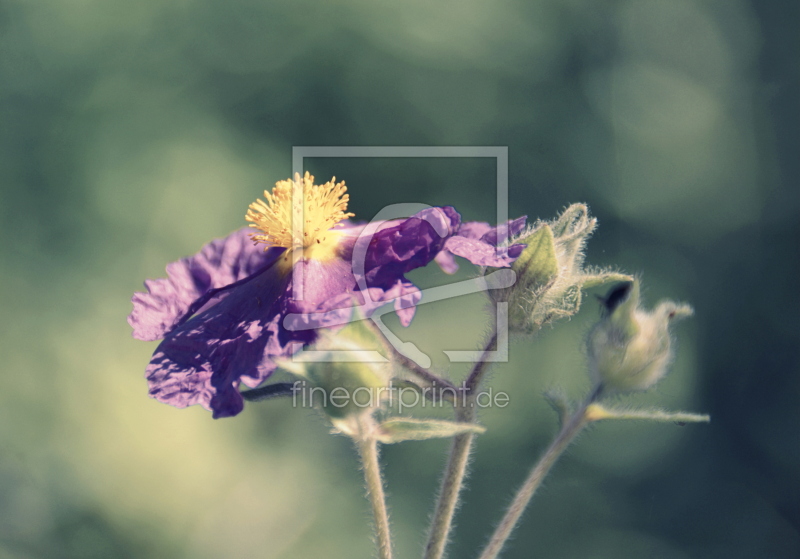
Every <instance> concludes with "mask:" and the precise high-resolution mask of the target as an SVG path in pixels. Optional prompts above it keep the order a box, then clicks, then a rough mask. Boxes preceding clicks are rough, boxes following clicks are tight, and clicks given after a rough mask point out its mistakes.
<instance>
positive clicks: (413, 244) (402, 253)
mask: <svg viewBox="0 0 800 559" xmlns="http://www.w3.org/2000/svg"><path fill="white" fill-rule="evenodd" d="M460 221H461V216H459V214H458V212H456V211H455V210H454V209H453V208H451V207H449V206H447V207H443V208H430V209H427V210H424V211H422V212H419V213H417V214H415V215H414V216H412V217H410V218H408V219H406V220H403V221H402V222H400V223H399V224H397V225H394V226H391V227H387V228H384V229H381V230H379V231H378V232H376V233H375V235H374V236H373V237H372V240H371V241H370V242H369V247H368V249H367V252H366V255H365V262H364V271H365V276H366V282H367V286H368V287H383V288H386V289H389V288H391V287H392V286H393V285H394V284H395V283H396V282H397V280H398V279H402V278H403V275H404V274H405V273H406V272H410V271H411V270H413V269H415V268H419V267H421V266H425V265H426V264H428V263H429V262H430V261H431V260H433V259H434V257H435V256H436V255H437V254H438V253H439V251H440V250H442V248H443V247H444V243H445V241H446V240H447V239H448V238H449V237H450V235H452V234H453V233H454V232H455V231H456V230H457V228H458V226H459V223H460Z"/></svg>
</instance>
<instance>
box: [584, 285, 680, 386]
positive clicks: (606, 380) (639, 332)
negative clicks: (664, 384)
mask: <svg viewBox="0 0 800 559" xmlns="http://www.w3.org/2000/svg"><path fill="white" fill-rule="evenodd" d="M603 306H604V310H603V318H602V320H601V321H600V322H599V323H598V324H597V325H596V326H595V327H594V329H593V330H592V332H591V334H590V335H589V364H590V372H591V375H592V376H593V377H594V380H595V382H597V383H598V384H600V385H602V386H603V388H605V389H608V390H614V391H617V392H632V391H638V390H646V389H648V388H650V387H651V386H653V385H654V384H655V383H656V382H658V381H659V379H661V378H662V377H663V376H664V375H665V374H666V372H667V368H668V366H669V363H670V361H671V360H672V347H671V345H672V343H671V338H670V334H669V325H670V323H671V322H672V321H674V320H677V319H679V318H683V317H686V316H690V315H691V314H692V308H691V307H690V306H689V305H685V304H678V303H674V302H672V301H662V302H661V303H659V304H658V306H656V308H655V309H653V310H652V311H646V310H644V309H642V308H640V307H639V282H638V281H632V282H626V283H623V284H620V285H618V286H616V287H614V288H613V289H612V290H611V291H610V292H609V293H608V295H607V296H606V297H605V298H604V299H603Z"/></svg>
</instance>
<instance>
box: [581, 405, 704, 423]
mask: <svg viewBox="0 0 800 559" xmlns="http://www.w3.org/2000/svg"><path fill="white" fill-rule="evenodd" d="M585 418H586V420H587V421H601V420H603V419H643V420H647V421H659V422H665V423H678V424H682V423H708V422H709V421H711V417H710V416H709V415H706V414H699V413H689V412H683V411H679V412H668V411H664V410H660V409H624V408H607V407H605V406H603V405H601V404H598V403H594V404H591V405H590V406H589V407H587V408H586V412H585Z"/></svg>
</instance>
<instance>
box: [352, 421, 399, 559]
mask: <svg viewBox="0 0 800 559" xmlns="http://www.w3.org/2000/svg"><path fill="white" fill-rule="evenodd" d="M366 430H367V429H362V433H361V436H360V437H359V439H358V440H357V441H356V445H357V446H358V453H359V455H360V457H361V464H362V468H363V469H364V482H365V483H366V485H367V497H368V498H369V501H370V504H371V505H372V515H373V517H374V519H375V542H376V544H377V546H378V557H380V559H392V537H391V532H390V530H389V513H388V512H387V510H386V495H385V494H384V491H383V478H382V477H381V466H380V463H379V462H378V442H377V441H376V440H375V438H374V437H373V436H371V435H370V434H369V433H368V432H364V431H366Z"/></svg>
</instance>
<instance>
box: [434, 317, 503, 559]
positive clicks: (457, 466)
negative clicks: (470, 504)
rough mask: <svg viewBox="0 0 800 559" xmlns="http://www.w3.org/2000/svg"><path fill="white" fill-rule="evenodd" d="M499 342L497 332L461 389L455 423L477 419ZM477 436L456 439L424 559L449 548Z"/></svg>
mask: <svg viewBox="0 0 800 559" xmlns="http://www.w3.org/2000/svg"><path fill="white" fill-rule="evenodd" d="M496 342H497V334H496V333H495V334H494V335H493V336H492V337H491V339H490V340H489V342H488V343H487V344H486V347H485V349H484V351H483V356H482V357H481V359H480V360H478V361H477V362H476V363H475V365H474V366H473V368H472V371H471V372H470V374H469V376H468V377H467V380H466V381H465V383H464V387H463V388H462V394H463V397H462V398H461V399H462V400H463V401H462V405H459V402H456V403H455V404H456V421H463V422H467V423H472V422H473V421H474V420H475V394H474V392H475V389H476V388H477V387H478V385H479V384H480V381H481V379H482V378H483V375H484V374H485V372H486V369H487V367H488V362H487V360H486V357H487V353H488V352H489V351H492V349H493V348H494V346H495V343H496ZM474 437H475V434H474V433H464V434H461V435H456V436H455V437H453V443H452V445H451V447H450V455H449V457H448V459H447V465H446V466H445V471H444V477H442V485H441V487H440V488H439V498H438V500H437V502H436V510H435V511H434V513H433V520H432V521H431V528H430V533H429V536H428V543H427V545H426V546H425V559H441V557H442V555H444V549H445V547H446V546H447V541H448V538H449V535H450V530H451V528H452V526H453V514H454V513H455V510H456V506H457V505H458V499H459V496H460V495H461V488H462V486H463V483H464V476H465V474H466V472H467V465H468V464H469V453H470V450H471V449H472V441H473V439H474Z"/></svg>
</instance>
